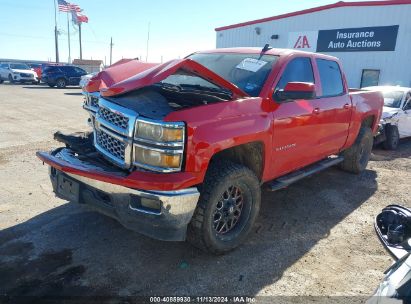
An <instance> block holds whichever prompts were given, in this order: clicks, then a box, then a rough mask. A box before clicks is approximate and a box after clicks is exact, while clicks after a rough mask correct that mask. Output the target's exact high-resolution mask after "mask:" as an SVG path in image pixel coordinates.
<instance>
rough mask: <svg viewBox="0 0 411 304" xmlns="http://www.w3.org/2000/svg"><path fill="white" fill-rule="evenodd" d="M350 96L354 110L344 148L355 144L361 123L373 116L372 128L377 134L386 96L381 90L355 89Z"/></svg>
mask: <svg viewBox="0 0 411 304" xmlns="http://www.w3.org/2000/svg"><path fill="white" fill-rule="evenodd" d="M350 96H351V101H352V109H353V110H352V117H351V123H350V127H349V130H348V137H347V141H346V143H345V145H344V147H343V150H344V149H347V148H349V147H351V146H352V145H353V144H354V142H355V140H356V138H357V136H358V133H359V132H360V128H361V124H362V123H363V122H364V121H365V120H366V119H367V118H369V117H372V124H371V126H370V127H371V130H372V132H373V134H374V135H375V134H376V132H377V131H378V124H379V122H380V119H381V114H382V106H383V104H384V98H383V96H382V94H381V93H380V92H373V91H364V90H355V91H354V92H353V91H350Z"/></svg>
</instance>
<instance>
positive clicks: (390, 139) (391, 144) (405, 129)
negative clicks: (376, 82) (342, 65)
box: [364, 86, 411, 150]
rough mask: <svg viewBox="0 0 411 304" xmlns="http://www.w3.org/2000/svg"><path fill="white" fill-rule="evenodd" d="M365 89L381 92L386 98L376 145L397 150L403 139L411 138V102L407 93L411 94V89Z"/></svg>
mask: <svg viewBox="0 0 411 304" xmlns="http://www.w3.org/2000/svg"><path fill="white" fill-rule="evenodd" d="M364 89H365V90H372V91H380V92H381V93H382V95H383V96H384V107H383V113H382V117H381V121H380V129H379V132H378V135H377V136H376V138H375V144H380V143H383V147H384V148H385V149H387V150H395V149H397V147H398V144H399V142H400V139H401V138H405V137H410V136H411V102H407V93H410V94H411V88H406V87H398V86H375V87H366V88H364Z"/></svg>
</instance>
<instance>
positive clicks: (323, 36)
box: [317, 25, 399, 53]
mask: <svg viewBox="0 0 411 304" xmlns="http://www.w3.org/2000/svg"><path fill="white" fill-rule="evenodd" d="M398 27H399V26H398V25H392V26H377V27H361V28H348V29H336V30H321V31H318V39H317V52H327V53H328V52H365V51H368V52H369V51H395V45H396V42H397V34H398Z"/></svg>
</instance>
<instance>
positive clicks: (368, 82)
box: [360, 70, 380, 88]
mask: <svg viewBox="0 0 411 304" xmlns="http://www.w3.org/2000/svg"><path fill="white" fill-rule="evenodd" d="M379 81H380V70H362V75H361V86H360V87H361V88H365V87H372V86H377V85H378V82H379Z"/></svg>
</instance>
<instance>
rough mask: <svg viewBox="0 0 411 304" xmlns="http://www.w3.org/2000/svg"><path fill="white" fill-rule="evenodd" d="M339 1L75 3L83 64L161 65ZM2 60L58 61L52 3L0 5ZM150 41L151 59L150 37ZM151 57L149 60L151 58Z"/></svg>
mask: <svg viewBox="0 0 411 304" xmlns="http://www.w3.org/2000/svg"><path fill="white" fill-rule="evenodd" d="M334 2H337V1H336V0H334V1H333V0H312V1H284V0H254V1H251V0H206V1H193V0H190V1H189V0H174V1H170V0H168V1H167V0H156V1H139V0H73V1H72V2H71V3H75V4H77V5H79V6H80V7H81V8H82V9H83V14H85V15H86V16H88V18H89V23H86V24H83V26H82V44H83V59H101V60H103V61H104V62H105V63H107V64H109V56H110V38H111V37H112V38H113V44H114V46H113V62H115V61H117V60H119V59H121V58H135V57H139V58H141V59H142V60H144V61H145V60H146V59H148V61H149V62H161V61H167V60H171V59H174V58H181V57H184V56H186V55H188V54H190V53H192V52H194V51H198V50H206V49H213V48H215V46H216V34H215V30H214V29H215V28H216V27H220V26H225V25H230V24H235V23H239V22H244V21H249V20H254V19H260V18H265V17H270V16H275V15H279V14H283V13H288V12H293V11H298V10H302V9H307V8H311V7H315V6H320V5H325V4H330V3H334ZM0 12H1V24H2V26H1V27H0V58H9V59H23V60H51V61H54V60H55V49H54V21H55V18H54V0H37V1H27V0H0ZM149 25H150V38H149V43H148V54H147V36H148V28H149ZM57 27H58V30H59V32H60V35H59V39H58V41H59V53H60V61H65V62H67V60H68V56H69V52H68V34H67V33H68V30H67V14H66V13H63V12H57ZM69 27H70V41H71V43H70V44H71V59H74V58H79V37H78V29H77V28H76V27H75V26H74V25H72V24H71V22H70V26H69ZM147 55H148V56H147Z"/></svg>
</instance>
